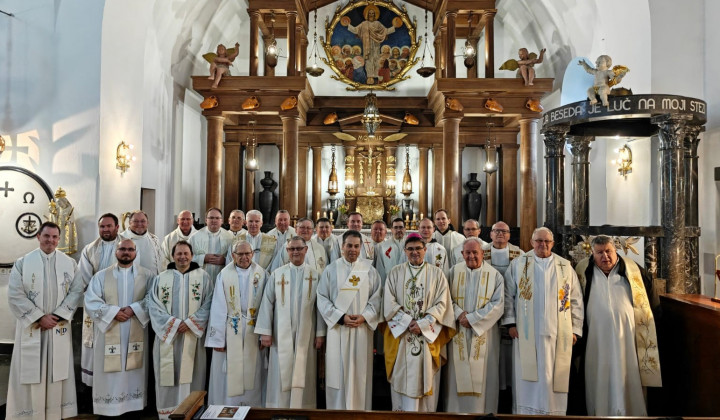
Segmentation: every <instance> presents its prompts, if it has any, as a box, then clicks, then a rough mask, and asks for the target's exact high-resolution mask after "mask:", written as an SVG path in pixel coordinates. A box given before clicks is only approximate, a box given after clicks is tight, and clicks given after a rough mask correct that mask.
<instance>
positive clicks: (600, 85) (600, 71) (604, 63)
mask: <svg viewBox="0 0 720 420" xmlns="http://www.w3.org/2000/svg"><path fill="white" fill-rule="evenodd" d="M578 65H580V66H583V68H584V69H585V71H586V72H588V73H590V74H592V75H594V76H595V82H593V85H592V86H591V87H590V88H588V90H587V96H588V99H590V103H591V104H596V103H597V97H598V96H599V97H600V101H601V102H602V104H603V105H604V106H607V105H608V94H609V93H610V88H611V87H612V86H615V85H616V84H618V83H620V81H621V80H622V78H623V77H625V74H627V72H628V71H630V70H629V69H628V68H627V67H625V66H615V67H612V58H610V56H609V55H601V56H599V57H598V58H597V60H595V67H596V68H592V67H590V65H588V63H586V62H585V60H580V61H578ZM610 67H612V69H611V68H610Z"/></svg>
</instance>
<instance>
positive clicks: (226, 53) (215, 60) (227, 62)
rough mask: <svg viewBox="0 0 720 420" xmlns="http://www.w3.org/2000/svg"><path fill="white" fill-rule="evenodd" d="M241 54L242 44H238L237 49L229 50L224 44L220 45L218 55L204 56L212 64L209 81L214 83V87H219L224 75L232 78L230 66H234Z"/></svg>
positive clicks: (236, 44)
mask: <svg viewBox="0 0 720 420" xmlns="http://www.w3.org/2000/svg"><path fill="white" fill-rule="evenodd" d="M239 52H240V44H239V43H237V42H236V43H235V48H230V49H229V50H228V49H227V48H225V46H224V45H223V44H220V45H218V46H217V53H211V52H210V53H207V54H203V58H204V59H206V60H207V61H208V62H209V63H210V77H208V79H210V80H213V81H214V83H213V85H212V87H214V88H216V87H218V84H219V83H220V79H222V77H223V75H224V74H227V75H228V76H230V66H232V63H233V61H235V57H237V56H238V53H239Z"/></svg>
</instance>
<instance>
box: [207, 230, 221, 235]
mask: <svg viewBox="0 0 720 420" xmlns="http://www.w3.org/2000/svg"><path fill="white" fill-rule="evenodd" d="M208 233H209V234H211V235H212V236H217V235H219V234H220V229H218V230H217V231H215V232H211V231H210V229H208Z"/></svg>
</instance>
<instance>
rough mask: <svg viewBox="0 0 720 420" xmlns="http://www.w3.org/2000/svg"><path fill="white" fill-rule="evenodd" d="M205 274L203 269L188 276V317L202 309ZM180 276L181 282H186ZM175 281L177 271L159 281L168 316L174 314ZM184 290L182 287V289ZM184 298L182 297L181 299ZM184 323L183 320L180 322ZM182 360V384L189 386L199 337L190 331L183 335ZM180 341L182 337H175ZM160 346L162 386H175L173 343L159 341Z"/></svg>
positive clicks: (165, 272) (164, 275)
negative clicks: (173, 290)
mask: <svg viewBox="0 0 720 420" xmlns="http://www.w3.org/2000/svg"><path fill="white" fill-rule="evenodd" d="M203 274H204V271H203V270H201V269H195V270H193V271H191V272H190V275H189V276H188V277H189V278H188V290H187V293H188V317H189V316H190V315H192V314H194V313H195V312H197V310H198V309H199V308H200V305H201V304H202V295H203ZM183 277H184V276H183V275H182V274H181V275H180V281H184V278H183ZM174 280H175V270H166V271H164V272H162V273H160V277H159V279H158V285H157V287H158V292H159V293H160V294H161V295H160V301H161V302H162V303H163V305H164V306H165V310H166V311H167V313H168V314H172V296H173V293H172V289H173V283H174ZM181 290H182V287H181ZM182 298H183V297H182V296H180V299H182ZM180 322H183V320H180ZM182 338H183V350H182V359H181V361H180V381H179V382H180V383H181V384H189V383H191V382H192V377H193V370H194V368H195V350H196V346H197V337H196V336H195V334H193V333H192V332H190V331H188V332H187V333H185V334H183V337H182ZM175 339H176V340H178V339H180V337H177V336H175ZM159 344H160V386H175V360H174V357H175V356H174V354H173V347H174V346H173V343H166V342H162V341H159Z"/></svg>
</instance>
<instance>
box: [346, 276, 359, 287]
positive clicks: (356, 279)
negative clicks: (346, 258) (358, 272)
mask: <svg viewBox="0 0 720 420" xmlns="http://www.w3.org/2000/svg"><path fill="white" fill-rule="evenodd" d="M348 281H349V282H350V283H352V285H353V287H357V285H358V283H360V278H359V277H358V276H352V277H350V280H348Z"/></svg>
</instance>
